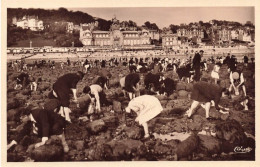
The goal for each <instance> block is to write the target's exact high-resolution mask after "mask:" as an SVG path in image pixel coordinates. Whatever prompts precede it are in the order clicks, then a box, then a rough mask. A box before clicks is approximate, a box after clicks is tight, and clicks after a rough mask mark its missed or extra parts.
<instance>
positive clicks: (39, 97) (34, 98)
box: [32, 95, 43, 100]
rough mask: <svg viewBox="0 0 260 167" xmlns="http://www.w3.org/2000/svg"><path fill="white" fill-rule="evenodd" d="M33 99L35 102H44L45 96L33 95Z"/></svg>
mask: <svg viewBox="0 0 260 167" xmlns="http://www.w3.org/2000/svg"><path fill="white" fill-rule="evenodd" d="M32 99H33V100H43V96H42V95H32Z"/></svg>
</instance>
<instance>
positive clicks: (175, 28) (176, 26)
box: [170, 24, 180, 34]
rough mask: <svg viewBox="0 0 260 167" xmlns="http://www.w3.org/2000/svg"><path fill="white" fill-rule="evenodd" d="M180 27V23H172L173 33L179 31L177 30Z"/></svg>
mask: <svg viewBox="0 0 260 167" xmlns="http://www.w3.org/2000/svg"><path fill="white" fill-rule="evenodd" d="M179 28H180V26H178V25H174V24H171V25H170V29H171V31H172V33H174V34H175V33H177V30H178V29H179Z"/></svg>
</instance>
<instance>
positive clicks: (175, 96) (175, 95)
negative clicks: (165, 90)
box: [169, 92, 178, 100]
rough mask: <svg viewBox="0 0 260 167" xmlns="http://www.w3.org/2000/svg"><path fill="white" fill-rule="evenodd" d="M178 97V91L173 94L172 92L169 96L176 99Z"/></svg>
mask: <svg viewBox="0 0 260 167" xmlns="http://www.w3.org/2000/svg"><path fill="white" fill-rule="evenodd" d="M177 97H178V94H177V93H176V92H174V93H173V94H171V95H170V96H169V99H172V100H175V99H177Z"/></svg>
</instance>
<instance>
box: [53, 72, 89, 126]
mask: <svg viewBox="0 0 260 167" xmlns="http://www.w3.org/2000/svg"><path fill="white" fill-rule="evenodd" d="M83 77H84V73H83V72H81V71H78V72H77V73H69V74H65V75H63V76H61V77H60V78H58V80H57V81H56V82H55V83H54V84H53V90H52V91H51V92H50V93H49V98H50V99H53V98H57V99H58V100H59V101H60V102H61V106H62V110H61V112H60V114H61V116H65V119H66V121H68V122H71V119H70V116H69V113H71V110H70V109H69V105H70V94H71V92H72V93H73V96H74V102H77V95H76V93H77V89H76V86H77V83H78V82H79V81H80V80H82V78H83Z"/></svg>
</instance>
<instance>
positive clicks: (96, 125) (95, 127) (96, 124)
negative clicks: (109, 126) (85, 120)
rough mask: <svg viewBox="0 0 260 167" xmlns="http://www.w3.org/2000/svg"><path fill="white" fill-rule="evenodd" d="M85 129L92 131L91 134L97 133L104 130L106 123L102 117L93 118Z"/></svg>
mask: <svg viewBox="0 0 260 167" xmlns="http://www.w3.org/2000/svg"><path fill="white" fill-rule="evenodd" d="M87 129H88V130H89V131H90V132H91V133H92V134H97V133H99V132H101V131H104V130H106V124H105V122H104V121H103V120H102V119H99V120H95V121H93V122H90V123H89V124H88V125H87Z"/></svg>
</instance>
